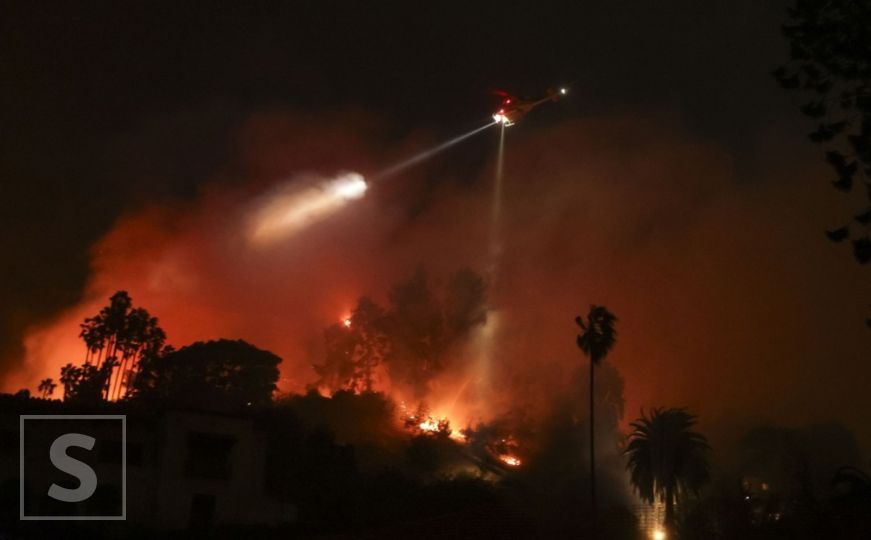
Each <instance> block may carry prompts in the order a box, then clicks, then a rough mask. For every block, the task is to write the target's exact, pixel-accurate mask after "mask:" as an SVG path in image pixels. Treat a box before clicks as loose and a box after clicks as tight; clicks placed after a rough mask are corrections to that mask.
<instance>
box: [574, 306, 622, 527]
mask: <svg viewBox="0 0 871 540" xmlns="http://www.w3.org/2000/svg"><path fill="white" fill-rule="evenodd" d="M575 322H576V323H577V324H578V326H580V327H581V330H582V332H581V333H580V334H578V336H577V344H578V347H579V348H580V349H581V350H582V351H584V354H585V355H587V357H588V358H589V359H590V498H591V499H590V500H591V505H592V513H593V527H594V535H595V526H596V520H597V515H596V510H597V504H596V427H595V426H596V422H595V418H594V411H595V399H594V396H595V392H594V390H595V384H594V380H595V379H594V375H595V368H596V366H597V365H598V364H599V362H601V361H602V360H603V359H604V358H605V357H606V356H608V353H609V352H610V351H611V349H612V348H613V347H614V343H615V342H616V340H617V331H616V330H615V329H614V324H615V323H616V322H617V317H616V316H615V315H614V314H613V313H611V312H610V311H608V309H607V308H605V307H604V306H596V305H591V306H590V311H589V312H588V313H587V319H586V321H585V320H584V319H583V318H581V316H580V315H579V316H577V317H575Z"/></svg>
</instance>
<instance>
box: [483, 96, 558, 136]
mask: <svg viewBox="0 0 871 540" xmlns="http://www.w3.org/2000/svg"><path fill="white" fill-rule="evenodd" d="M568 92H569V90H568V88H566V87H561V88H557V89H550V90H548V91H547V95H546V96H545V97H543V98H541V99H538V100H525V99H520V98H517V97H515V96H512V95H511V94H509V93H507V92H504V91H498V92H497V95H500V96H502V103H501V104H500V106H499V110H497V111H496V112H495V113H493V120H494V121H495V122H497V123H499V124H502V125H503V126H506V127H507V126H513V125H514V124H515V123H517V121H518V120H520V119H521V118H523V117H524V116H526V114H527V113H528V112H529V111H531V110H532V109H534V108H536V107H538V106H539V105H541V104H542V103H545V102H548V101H559V100H560V99H562V98H563V97H564V96H565V95H566V94H568Z"/></svg>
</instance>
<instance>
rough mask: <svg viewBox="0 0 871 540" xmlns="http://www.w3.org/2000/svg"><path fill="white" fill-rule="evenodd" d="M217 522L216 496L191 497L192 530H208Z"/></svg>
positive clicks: (201, 495)
mask: <svg viewBox="0 0 871 540" xmlns="http://www.w3.org/2000/svg"><path fill="white" fill-rule="evenodd" d="M214 520H215V496H214V495H212V494H210V493H195V494H194V496H193V497H191V517H190V522H189V523H190V528H191V529H206V528H208V527H210V526H211V525H212V523H213V522H214Z"/></svg>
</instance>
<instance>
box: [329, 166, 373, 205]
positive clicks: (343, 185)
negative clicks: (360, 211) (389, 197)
mask: <svg viewBox="0 0 871 540" xmlns="http://www.w3.org/2000/svg"><path fill="white" fill-rule="evenodd" d="M368 187H369V186H367V185H366V180H364V179H363V176H362V175H360V174H357V173H353V172H351V173H345V174H343V175H342V176H340V177H339V178H337V179H336V180H335V182H334V183H333V184H332V189H333V192H334V193H335V194H336V195H338V196H339V197H342V198H343V199H359V198H360V197H362V196H363V194H364V193H366V189H367V188H368Z"/></svg>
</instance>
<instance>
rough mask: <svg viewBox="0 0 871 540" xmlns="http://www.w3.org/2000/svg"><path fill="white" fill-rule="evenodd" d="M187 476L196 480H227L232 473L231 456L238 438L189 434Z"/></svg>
mask: <svg viewBox="0 0 871 540" xmlns="http://www.w3.org/2000/svg"><path fill="white" fill-rule="evenodd" d="M187 442H188V453H187V460H186V461H185V474H187V475H188V476H191V477H195V478H211V479H218V480H226V479H228V478H230V474H231V472H232V468H231V463H230V455H231V453H232V451H233V446H234V445H235V444H236V438H235V437H233V436H232V435H221V434H216V433H203V432H199V431H190V432H188V441H187Z"/></svg>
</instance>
